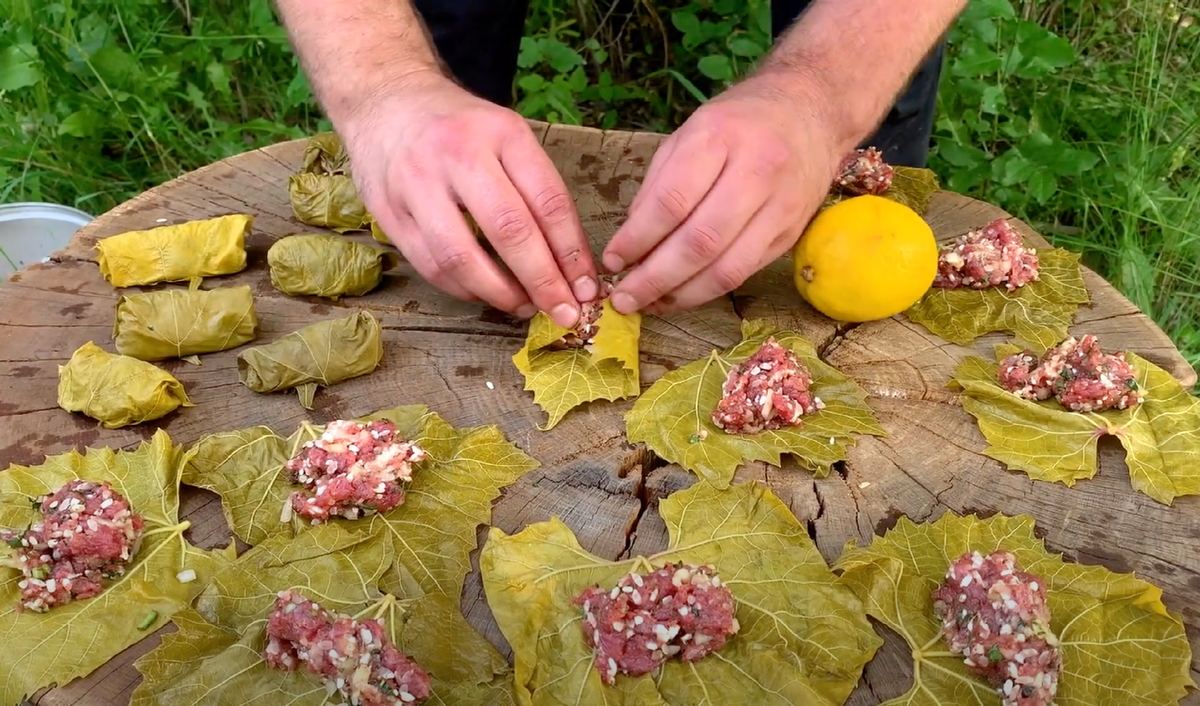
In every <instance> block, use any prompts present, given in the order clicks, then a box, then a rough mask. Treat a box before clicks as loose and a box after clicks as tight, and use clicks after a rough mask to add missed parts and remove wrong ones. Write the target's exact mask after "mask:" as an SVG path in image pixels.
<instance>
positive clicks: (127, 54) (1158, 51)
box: [0, 0, 1200, 365]
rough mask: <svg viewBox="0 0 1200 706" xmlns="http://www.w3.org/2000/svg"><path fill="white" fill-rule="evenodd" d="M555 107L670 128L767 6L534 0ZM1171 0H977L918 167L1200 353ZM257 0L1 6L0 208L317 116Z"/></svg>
mask: <svg viewBox="0 0 1200 706" xmlns="http://www.w3.org/2000/svg"><path fill="white" fill-rule="evenodd" d="M532 5H533V7H532V8H531V11H530V15H529V18H528V22H527V31H526V35H527V36H526V37H525V38H524V40H523V42H522V45H521V55H520V61H519V64H520V69H519V73H518V77H517V80H516V81H515V84H514V88H513V90H514V97H515V99H516V100H517V106H518V109H519V110H520V111H521V112H522V113H523V114H524V115H526V116H529V117H534V118H540V119H545V120H550V121H557V122H564V123H573V124H585V125H595V126H601V127H624V128H636V129H646V130H656V131H669V130H671V129H673V128H674V127H676V126H677V125H679V124H680V123H681V122H682V121H683V120H684V119H685V118H686V117H687V116H688V115H689V114H690V112H691V111H692V110H693V109H694V108H695V106H696V105H698V104H699V103H700V102H701V101H702V100H704V98H705V97H706V96H709V95H713V94H715V93H717V92H719V91H721V90H722V89H723V88H724V87H726V86H727V85H728V84H729V82H731V81H734V80H736V79H737V78H738V77H739V76H741V75H743V74H744V73H745V72H746V71H748V70H749V69H751V68H752V67H753V65H754V63H755V61H756V60H757V59H758V58H759V57H761V56H762V55H763V54H764V53H765V52H766V51H767V49H768V48H769V46H770V13H769V6H768V3H767V2H766V0H687V1H684V0H667V1H665V2H649V1H648V0H533V2H532ZM1197 19H1198V18H1197V17H1196V16H1195V11H1194V10H1188V9H1187V6H1186V5H1181V4H1177V3H1175V2H1169V1H1167V0H1056V1H1055V2H1036V0H971V3H970V6H969V8H968V10H967V11H966V13H964V15H963V16H962V17H961V18H960V20H959V22H958V23H957V25H956V26H955V27H954V29H953V31H952V32H951V34H950V37H949V40H950V50H949V53H948V58H947V64H946V70H945V73H944V76H943V81H942V86H941V89H940V96H939V116H938V122H937V127H936V132H935V148H934V153H933V155H932V157H931V161H930V166H931V167H932V168H934V169H935V170H937V172H938V173H939V174H940V175H941V177H942V179H943V181H944V182H945V183H946V184H947V185H948V187H949V188H951V189H953V190H956V191H960V192H962V193H965V194H969V195H971V196H974V197H977V198H982V199H986V200H989V201H992V202H994V203H996V204H998V205H999V206H1001V207H1003V208H1005V209H1007V210H1008V211H1010V212H1011V213H1013V214H1015V215H1017V216H1019V217H1021V218H1023V219H1025V220H1027V221H1029V222H1030V223H1032V224H1033V225H1034V226H1035V227H1036V228H1038V229H1039V230H1040V231H1041V232H1042V233H1044V234H1045V235H1047V236H1048V237H1050V238H1051V239H1052V240H1053V241H1054V242H1055V243H1056V244H1059V245H1064V246H1066V247H1070V248H1072V249H1075V250H1079V251H1082V252H1084V253H1085V261H1086V262H1087V264H1089V265H1090V266H1092V267H1094V268H1096V269H1097V270H1098V271H1099V272H1100V273H1101V274H1102V275H1103V276H1105V277H1106V278H1108V279H1109V280H1110V281H1112V282H1113V283H1114V284H1115V285H1116V286H1117V287H1118V288H1119V289H1120V290H1121V291H1122V292H1124V293H1125V295H1126V296H1128V297H1129V298H1130V299H1132V300H1133V301H1134V302H1135V303H1136V304H1137V305H1138V306H1139V307H1141V308H1142V309H1143V310H1144V311H1146V312H1147V313H1149V314H1150V315H1151V316H1153V317H1154V318H1155V320H1157V321H1158V323H1159V324H1160V325H1161V326H1162V327H1163V328H1164V329H1165V330H1166V331H1167V333H1168V334H1169V335H1170V336H1171V337H1172V338H1173V339H1174V340H1175V341H1176V343H1177V344H1178V345H1179V346H1180V347H1181V349H1183V350H1184V352H1185V354H1186V355H1187V356H1188V357H1189V359H1190V360H1191V361H1192V364H1193V365H1200V268H1198V267H1197V265H1196V263H1197V262H1200V226H1197V225H1195V224H1196V223H1197V221H1198V220H1200V157H1198V156H1197V150H1198V149H1200V130H1198V128H1200V74H1197V73H1196V72H1195V71H1194V70H1191V68H1192V67H1194V66H1197V65H1200V61H1198V59H1200V27H1197V26H1196V20H1197ZM326 127H327V124H324V123H323V121H322V117H321V114H320V111H319V109H318V108H317V106H316V105H315V104H314V102H313V100H312V95H311V92H310V90H309V88H308V84H307V82H306V81H305V79H304V77H303V76H302V75H301V74H300V73H299V71H298V69H297V62H296V60H295V58H294V57H293V56H292V54H291V52H290V49H289V47H288V44H287V40H286V36H285V34H284V32H283V30H282V28H281V27H280V26H279V24H278V22H277V21H276V19H275V15H274V13H273V11H272V8H271V6H270V4H269V0H58V1H56V2H50V3H45V2H44V0H0V202H8V201H23V200H39V201H40V200H45V201H54V202H58V203H65V204H70V205H74V206H77V207H79V208H82V209H84V210H86V211H88V212H90V213H93V214H98V213H101V212H103V211H105V210H107V209H109V208H111V207H112V206H114V205H115V204H117V203H120V202H121V201H123V200H125V199H127V198H129V197H131V196H132V195H134V194H136V193H138V192H140V191H142V190H144V189H146V188H147V187H150V186H153V185H155V184H157V183H160V182H162V181H164V180H166V179H169V178H171V177H174V176H176V175H178V174H180V173H182V172H185V171H188V170H191V169H194V168H196V167H199V166H201V165H203V164H206V163H209V162H212V161H214V160H218V159H221V158H223V157H227V156H229V155H232V154H236V153H238V152H241V151H244V150H246V149H249V148H252V147H257V146H261V145H265V144H270V143H272V142H276V141H280V140H285V139H290V138H294V137H300V136H303V135H305V134H307V133H309V132H311V131H313V130H317V129H322V128H326Z"/></svg>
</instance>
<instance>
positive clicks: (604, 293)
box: [546, 277, 616, 351]
mask: <svg viewBox="0 0 1200 706" xmlns="http://www.w3.org/2000/svg"><path fill="white" fill-rule="evenodd" d="M614 289H616V285H615V284H614V283H613V280H612V278H611V277H601V278H600V293H599V294H598V295H597V296H596V298H595V299H593V300H592V301H590V302H584V303H583V305H582V306H581V307H580V311H579V322H578V323H576V324H575V327H574V328H572V329H571V330H570V331H568V332H567V333H566V334H565V335H564V336H563V337H562V338H560V339H558V340H557V341H554V342H553V343H551V344H550V345H548V346H546V348H548V349H550V350H555V351H561V350H568V349H571V348H585V347H587V346H590V345H592V344H593V343H595V341H596V334H597V333H600V315H601V314H603V313H604V302H605V301H606V300H607V299H608V298H609V297H610V296H611V295H612V293H613V290H614Z"/></svg>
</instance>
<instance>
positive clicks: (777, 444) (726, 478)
mask: <svg viewBox="0 0 1200 706" xmlns="http://www.w3.org/2000/svg"><path fill="white" fill-rule="evenodd" d="M772 335H774V336H775V340H776V341H777V342H778V343H779V345H781V346H783V347H784V348H787V349H789V350H791V351H792V352H793V353H795V354H796V356H797V357H798V358H799V359H800V361H801V362H802V363H803V364H804V365H805V366H806V367H808V369H809V371H811V372H812V391H813V394H815V395H816V396H817V397H819V398H821V400H822V401H823V402H824V403H825V408H824V409H822V410H820V411H818V412H815V413H813V414H811V415H809V414H806V415H804V417H803V424H801V425H800V426H799V427H791V428H785V429H779V430H775V431H764V432H761V433H759V434H730V433H728V432H726V431H724V430H722V429H721V428H720V427H718V426H716V425H715V424H713V423H712V417H711V414H712V411H713V410H714V409H715V408H716V407H717V403H718V402H719V401H720V399H721V386H722V385H723V384H724V383H725V378H726V376H728V374H729V371H730V369H731V368H733V367H734V366H736V365H737V364H738V363H740V362H742V361H743V360H746V359H747V358H749V357H750V356H751V355H752V354H753V353H754V352H755V351H756V350H758V348H759V347H760V346H761V345H762V344H763V342H764V341H766V339H767V338H768V337H769V336H772ZM866 398H867V395H866V393H865V392H864V391H863V390H862V388H860V387H859V386H858V384H857V383H855V382H854V381H853V380H851V379H850V378H849V377H847V376H845V375H843V374H842V373H840V372H838V371H837V369H836V368H833V367H831V366H829V365H827V364H826V363H825V362H824V361H822V360H821V359H820V358H819V357H818V356H817V351H816V349H815V348H814V347H813V345H812V344H811V343H809V342H808V341H807V340H805V339H804V338H803V337H801V336H800V335H799V334H796V333H794V332H792V331H777V330H776V329H775V328H774V327H773V326H771V325H770V324H768V323H766V322H765V321H763V320H761V319H755V320H747V321H743V322H742V342H741V343H739V344H737V345H736V346H734V347H733V348H731V349H729V350H728V351H725V352H724V353H720V352H718V351H713V352H712V353H711V354H710V355H709V356H708V357H707V358H704V359H703V360H698V361H695V362H692V363H688V364H687V365H685V366H683V367H682V368H679V369H677V370H673V371H671V372H669V373H667V374H666V375H664V376H663V377H662V378H660V379H659V380H658V381H657V382H655V383H654V384H653V385H651V386H650V389H649V390H646V391H645V392H644V393H642V396H641V397H639V398H638V400H637V402H635V403H634V404H633V408H632V409H630V410H629V412H628V413H626V415H625V426H626V436H627V437H628V438H629V441H630V442H631V443H637V442H645V443H646V444H647V445H648V446H649V447H650V448H651V449H652V450H653V451H654V452H655V453H656V454H658V455H659V456H661V457H662V458H664V459H666V460H667V461H668V462H670V463H675V464H678V465H679V466H681V467H683V468H686V469H688V470H689V471H692V472H693V473H695V474H696V475H698V476H700V477H701V478H703V479H704V480H706V481H708V482H709V483H712V484H714V485H716V486H717V487H718V488H725V487H728V486H729V484H730V482H732V480H733V473H734V471H735V470H736V469H737V467H738V466H739V465H741V464H742V463H744V462H746V461H766V462H768V463H772V464H774V465H776V466H778V465H780V462H781V460H782V457H783V454H785V453H786V454H791V455H792V456H794V457H796V459H797V460H799V461H800V462H801V464H802V465H804V466H805V467H807V468H808V469H810V470H811V471H812V472H813V473H814V474H815V475H816V476H817V477H818V478H821V477H824V476H826V475H828V473H829V469H830V468H831V467H832V466H833V464H834V463H835V462H837V461H841V460H844V459H845V458H846V451H847V449H848V448H849V447H850V446H851V445H853V444H854V436H853V435H854V434H871V435H873V436H884V435H886V432H885V431H884V430H883V427H881V426H879V422H878V421H877V420H876V419H875V414H874V413H873V412H872V411H871V408H870V407H869V406H867V402H866Z"/></svg>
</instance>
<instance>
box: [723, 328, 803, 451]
mask: <svg viewBox="0 0 1200 706" xmlns="http://www.w3.org/2000/svg"><path fill="white" fill-rule="evenodd" d="M811 386H812V375H811V374H810V373H809V371H808V369H807V368H805V367H804V365H803V364H802V363H801V362H800V360H799V359H798V358H797V357H796V354H795V353H793V352H792V351H790V350H788V349H786V348H784V347H783V346H781V345H779V343H778V342H776V340H775V337H774V336H770V337H768V338H767V340H766V341H764V342H763V344H762V346H761V347H760V348H759V349H758V350H757V351H755V352H754V354H753V355H751V356H750V357H749V358H747V359H746V360H745V361H743V362H741V363H739V364H738V365H736V366H735V367H734V368H733V369H732V370H730V371H729V376H728V377H727V378H726V379H725V384H724V385H723V386H722V387H721V394H722V397H721V401H720V403H718V405H717V408H716V409H715V410H713V413H712V421H713V424H715V425H717V426H718V427H719V428H721V429H722V430H724V431H727V432H729V433H731V434H757V433H758V432H761V431H767V430H770V429H781V428H783V427H788V426H800V424H801V419H800V418H801V417H802V416H803V415H805V414H812V413H813V412H815V411H817V410H820V409H823V408H824V407H825V404H824V403H823V402H821V398H819V397H816V396H814V395H813V394H812V392H811V390H810V387H811Z"/></svg>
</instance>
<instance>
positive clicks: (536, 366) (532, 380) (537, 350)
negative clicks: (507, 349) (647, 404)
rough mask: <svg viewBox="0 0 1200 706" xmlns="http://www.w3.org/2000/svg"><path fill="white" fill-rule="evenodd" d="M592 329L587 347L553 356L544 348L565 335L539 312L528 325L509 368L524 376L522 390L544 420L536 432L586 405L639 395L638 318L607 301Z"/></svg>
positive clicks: (640, 317)
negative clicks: (595, 328) (592, 337)
mask: <svg viewBox="0 0 1200 706" xmlns="http://www.w3.org/2000/svg"><path fill="white" fill-rule="evenodd" d="M596 325H597V326H598V327H599V329H598V331H597V333H596V338H595V340H594V341H593V342H592V345H591V346H588V347H586V348H573V349H568V350H561V351H555V350H549V349H547V348H546V346H548V345H550V344H551V343H553V342H555V341H557V340H558V339H560V338H562V337H563V336H564V335H565V334H566V333H567V332H568V331H569V330H570V329H566V328H563V327H562V326H559V325H557V324H555V323H554V322H553V321H551V320H550V317H549V316H546V314H544V313H541V312H539V313H538V314H537V315H536V316H534V317H533V319H532V320H531V321H530V323H529V335H528V336H527V337H526V339H525V345H524V346H523V347H522V348H521V350H519V351H517V353H516V355H514V356H513V364H514V365H516V366H517V370H520V371H521V374H522V375H524V376H525V389H526V390H530V391H532V392H533V401H534V402H536V403H537V404H538V406H539V407H541V408H542V409H543V410H545V412H546V414H547V415H548V417H549V419H548V420H547V422H546V426H544V427H539V428H540V429H542V430H543V431H545V430H548V429H550V428H552V427H553V426H554V425H555V424H558V423H559V422H560V421H562V418H563V417H564V416H566V414H567V412H569V411H571V410H572V409H574V408H575V407H578V406H579V405H581V404H584V403H585V402H591V401H593V400H609V401H612V400H619V399H622V398H625V397H634V396H636V395H637V394H638V392H639V391H640V390H641V383H640V380H641V374H640V364H639V361H638V338H639V337H640V335H641V327H642V316H641V314H637V313H635V314H631V315H629V316H625V315H622V314H620V313H618V312H617V310H616V309H613V308H612V305H610V304H609V302H608V300H607V299H606V300H605V301H604V309H603V312H602V313H601V314H600V318H599V319H598V320H597V322H596Z"/></svg>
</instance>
